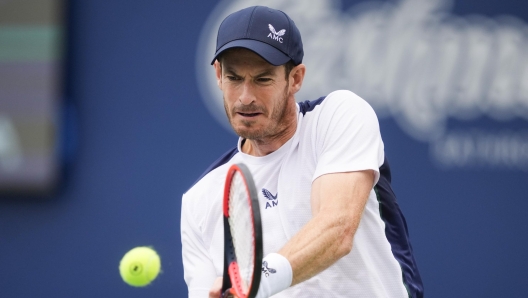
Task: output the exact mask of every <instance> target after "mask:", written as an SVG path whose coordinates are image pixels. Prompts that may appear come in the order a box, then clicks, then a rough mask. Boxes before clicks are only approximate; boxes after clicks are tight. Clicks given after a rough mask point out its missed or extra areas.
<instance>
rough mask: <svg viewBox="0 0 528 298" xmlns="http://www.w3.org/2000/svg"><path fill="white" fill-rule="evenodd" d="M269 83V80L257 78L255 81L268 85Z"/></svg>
mask: <svg viewBox="0 0 528 298" xmlns="http://www.w3.org/2000/svg"><path fill="white" fill-rule="evenodd" d="M270 81H271V79H270V78H258V79H257V82H259V83H268V82H270Z"/></svg>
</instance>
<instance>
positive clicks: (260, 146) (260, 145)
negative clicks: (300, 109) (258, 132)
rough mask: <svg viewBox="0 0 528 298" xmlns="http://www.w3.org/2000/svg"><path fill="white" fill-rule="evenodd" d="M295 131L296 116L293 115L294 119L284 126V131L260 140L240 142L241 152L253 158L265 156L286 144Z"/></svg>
mask: <svg viewBox="0 0 528 298" xmlns="http://www.w3.org/2000/svg"><path fill="white" fill-rule="evenodd" d="M296 130H297V115H296V114H295V117H292V121H289V122H288V123H287V124H286V125H284V129H282V130H281V131H280V132H279V133H278V134H276V135H273V136H269V137H266V138H262V139H244V140H242V146H241V149H242V152H244V153H246V154H249V155H253V156H266V155H268V154H270V153H273V152H275V151H277V150H278V149H279V148H280V147H281V146H282V145H284V144H285V143H286V142H288V140H289V139H291V138H292V137H293V135H294V134H295V131H296Z"/></svg>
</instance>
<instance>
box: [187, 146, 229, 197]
mask: <svg viewBox="0 0 528 298" xmlns="http://www.w3.org/2000/svg"><path fill="white" fill-rule="evenodd" d="M237 153H238V147H235V148H233V149H230V150H229V151H227V152H226V153H224V154H223V155H222V156H220V158H218V159H217V160H215V161H214V162H213V164H211V165H210V166H209V167H208V168H207V169H206V170H205V171H204V172H203V174H202V175H200V178H198V179H197V180H196V181H195V182H194V183H193V184H192V186H191V187H190V188H192V187H193V186H194V185H195V184H196V183H198V181H200V180H202V178H203V177H205V175H207V174H209V172H211V171H212V170H214V169H216V168H218V167H219V166H221V165H224V164H226V163H227V162H229V161H230V160H231V158H233V156H235V154H237ZM190 188H189V189H190Z"/></svg>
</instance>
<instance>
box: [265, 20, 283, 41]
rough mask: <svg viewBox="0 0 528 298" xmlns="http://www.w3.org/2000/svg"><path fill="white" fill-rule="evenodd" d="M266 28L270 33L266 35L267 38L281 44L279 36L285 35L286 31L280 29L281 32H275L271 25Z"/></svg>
mask: <svg viewBox="0 0 528 298" xmlns="http://www.w3.org/2000/svg"><path fill="white" fill-rule="evenodd" d="M268 26H269V29H270V31H271V33H270V34H268V37H269V38H271V39H274V40H276V41H278V42H280V43H282V40H283V39H282V37H281V36H283V35H284V34H285V33H286V29H282V30H281V31H279V32H277V31H275V28H274V27H273V26H272V25H271V24H268Z"/></svg>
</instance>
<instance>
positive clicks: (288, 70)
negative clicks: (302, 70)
mask: <svg viewBox="0 0 528 298" xmlns="http://www.w3.org/2000/svg"><path fill="white" fill-rule="evenodd" d="M283 65H284V71H285V72H286V81H288V80H289V78H290V73H291V71H292V69H293V68H294V67H295V66H297V65H295V63H293V60H290V61H288V62H286V63H284V64H283Z"/></svg>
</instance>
